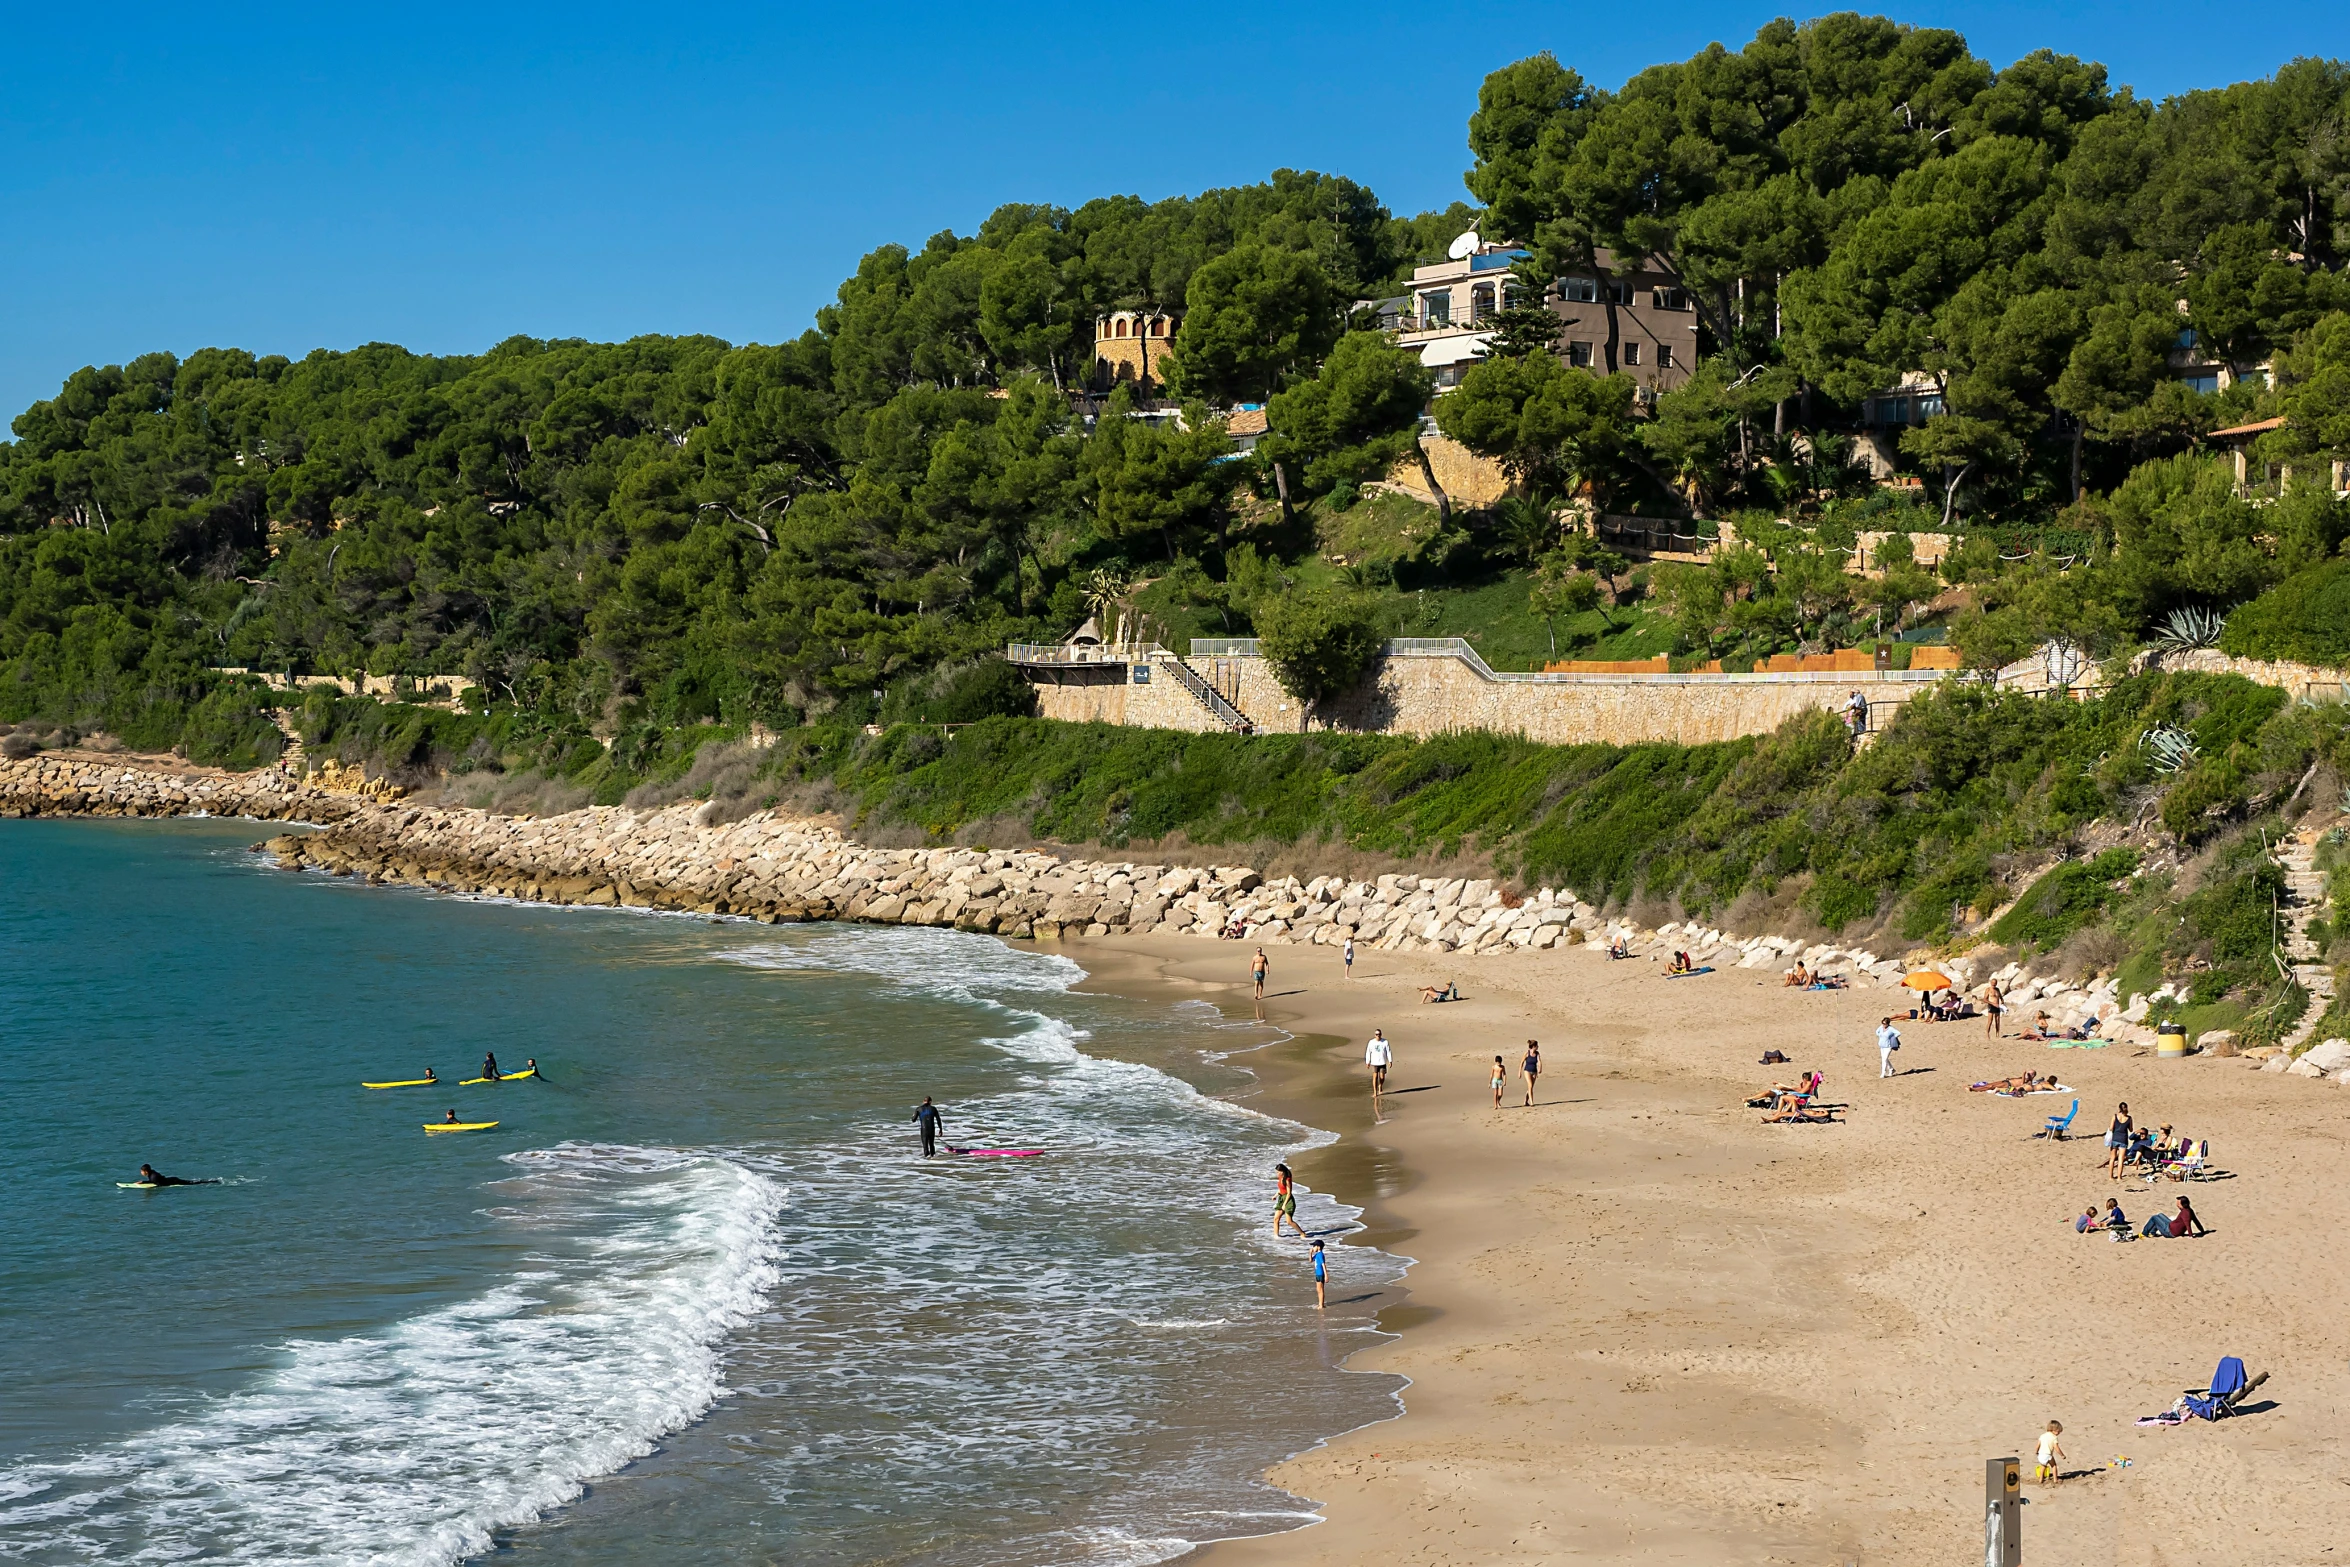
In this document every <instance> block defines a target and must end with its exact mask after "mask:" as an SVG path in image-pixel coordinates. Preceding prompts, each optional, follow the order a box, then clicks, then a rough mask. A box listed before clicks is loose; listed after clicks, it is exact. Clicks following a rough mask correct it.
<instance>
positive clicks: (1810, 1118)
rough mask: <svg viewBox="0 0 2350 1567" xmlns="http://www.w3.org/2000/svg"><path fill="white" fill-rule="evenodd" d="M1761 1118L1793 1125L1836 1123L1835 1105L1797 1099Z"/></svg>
mask: <svg viewBox="0 0 2350 1567" xmlns="http://www.w3.org/2000/svg"><path fill="white" fill-rule="evenodd" d="M1763 1119H1764V1120H1765V1121H1766V1122H1767V1121H1785V1122H1787V1123H1789V1124H1791V1125H1795V1126H1826V1125H1832V1124H1836V1106H1834V1105H1816V1104H1812V1103H1810V1102H1808V1101H1806V1100H1802V1099H1798V1100H1796V1101H1795V1102H1793V1103H1792V1104H1790V1105H1788V1106H1787V1108H1786V1109H1784V1110H1778V1111H1774V1112H1773V1113H1772V1114H1770V1115H1766V1116H1764V1117H1763Z"/></svg>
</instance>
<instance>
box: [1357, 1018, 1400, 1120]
mask: <svg viewBox="0 0 2350 1567" xmlns="http://www.w3.org/2000/svg"><path fill="white" fill-rule="evenodd" d="M1394 1064H1395V1047H1394V1046H1393V1045H1390V1044H1389V1043H1388V1042H1387V1030H1385V1029H1383V1028H1374V1029H1372V1030H1371V1038H1370V1041H1369V1042H1368V1043H1367V1044H1365V1045H1364V1046H1363V1065H1365V1066H1367V1067H1369V1068H1370V1069H1371V1108H1372V1109H1373V1110H1374V1111H1376V1110H1377V1109H1378V1108H1379V1100H1380V1096H1381V1095H1383V1094H1385V1093H1386V1092H1387V1069H1388V1068H1389V1067H1391V1066H1393V1065H1394Z"/></svg>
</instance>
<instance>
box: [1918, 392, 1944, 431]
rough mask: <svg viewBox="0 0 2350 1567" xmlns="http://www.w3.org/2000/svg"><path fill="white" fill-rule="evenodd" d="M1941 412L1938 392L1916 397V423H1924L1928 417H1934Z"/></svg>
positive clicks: (1940, 400) (1940, 399)
mask: <svg viewBox="0 0 2350 1567" xmlns="http://www.w3.org/2000/svg"><path fill="white" fill-rule="evenodd" d="M1941 412H1942V398H1941V396H1940V395H1939V394H1937V393H1928V394H1927V395H1926V396H1924V397H1921V398H1919V399H1918V423H1920V424H1924V423H1925V422H1926V421H1927V420H1928V419H1931V418H1933V417H1935V416H1936V415H1937V414H1939V413H1941Z"/></svg>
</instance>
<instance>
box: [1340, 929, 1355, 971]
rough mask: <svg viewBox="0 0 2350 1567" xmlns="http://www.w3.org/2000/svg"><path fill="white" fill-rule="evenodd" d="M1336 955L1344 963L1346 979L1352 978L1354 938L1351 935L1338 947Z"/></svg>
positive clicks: (1353, 969)
mask: <svg viewBox="0 0 2350 1567" xmlns="http://www.w3.org/2000/svg"><path fill="white" fill-rule="evenodd" d="M1338 956H1339V959H1340V960H1341V961H1342V962H1344V963H1345V964H1346V977H1347V978H1348V979H1352V978H1354V977H1355V939H1354V937H1352V936H1349V937H1347V938H1346V942H1345V944H1344V945H1343V946H1341V947H1340V948H1339V949H1338Z"/></svg>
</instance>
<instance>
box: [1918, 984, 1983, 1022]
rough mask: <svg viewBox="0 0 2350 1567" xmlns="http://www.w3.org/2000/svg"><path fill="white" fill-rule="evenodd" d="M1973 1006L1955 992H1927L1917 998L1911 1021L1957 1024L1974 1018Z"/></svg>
mask: <svg viewBox="0 0 2350 1567" xmlns="http://www.w3.org/2000/svg"><path fill="white" fill-rule="evenodd" d="M1976 1015H1977V1014H1976V1012H1975V1004H1974V1003H1973V1002H1972V1001H1969V1000H1967V998H1966V997H1964V996H1962V995H1960V994H1959V993H1958V992H1957V991H1956V990H1941V991H1935V990H1929V991H1927V992H1926V993H1925V994H1924V995H1923V996H1921V997H1919V998H1918V1005H1917V1010H1916V1011H1914V1012H1912V1013H1910V1016H1911V1017H1912V1018H1913V1019H1916V1020H1918V1021H1920V1022H1926V1023H1958V1022H1963V1021H1966V1020H1968V1019H1971V1018H1973V1017H1975V1016H1976Z"/></svg>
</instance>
